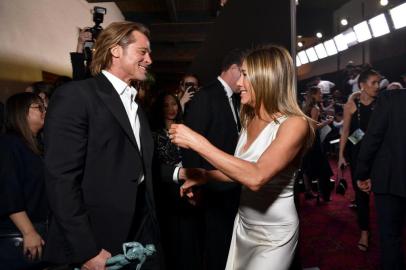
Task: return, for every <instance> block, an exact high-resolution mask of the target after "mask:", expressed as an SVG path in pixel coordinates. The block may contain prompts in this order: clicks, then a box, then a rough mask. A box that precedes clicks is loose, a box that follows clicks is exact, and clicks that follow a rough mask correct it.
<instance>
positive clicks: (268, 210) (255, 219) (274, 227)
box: [226, 116, 299, 270]
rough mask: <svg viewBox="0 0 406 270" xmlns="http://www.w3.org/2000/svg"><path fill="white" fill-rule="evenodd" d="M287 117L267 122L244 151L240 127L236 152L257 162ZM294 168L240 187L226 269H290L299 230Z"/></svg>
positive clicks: (244, 132) (244, 131)
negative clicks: (255, 185)
mask: <svg viewBox="0 0 406 270" xmlns="http://www.w3.org/2000/svg"><path fill="white" fill-rule="evenodd" d="M286 119H287V118H286V117H285V116H282V117H280V118H278V119H277V121H274V122H272V123H269V124H268V125H267V126H266V127H265V128H264V129H263V130H262V132H261V133H260V134H259V135H258V137H257V138H256V139H255V141H254V142H253V143H252V144H251V145H250V147H249V148H248V149H247V150H246V151H245V152H243V150H242V148H243V146H244V145H245V144H246V141H247V132H246V130H243V131H242V133H241V135H240V139H239V141H238V144H237V148H236V151H235V156H236V157H239V158H241V159H244V160H247V161H250V162H256V161H257V160H258V159H259V158H260V156H261V155H262V153H263V152H264V151H265V150H266V149H267V147H268V146H269V145H270V144H271V143H272V141H273V140H274V139H275V136H276V133H277V131H278V128H279V126H280V124H281V123H283V121H285V120H286ZM297 169H298V168H293V167H291V168H286V169H284V170H283V171H282V172H281V173H279V174H278V175H277V176H275V177H274V178H273V179H272V180H271V181H269V182H268V183H267V184H266V185H264V186H263V187H262V188H261V189H260V190H259V191H257V192H253V191H251V190H249V189H248V188H246V187H243V188H242V191H241V199H240V206H239V210H238V213H237V216H236V219H235V222H234V231H233V236H232V240H231V245H230V250H229V254H228V259H227V266H226V270H284V269H289V266H290V264H291V262H292V259H293V256H294V252H295V249H296V245H297V241H298V234H299V219H298V215H297V212H296V208H295V204H294V201H293V185H294V178H295V173H296V172H297Z"/></svg>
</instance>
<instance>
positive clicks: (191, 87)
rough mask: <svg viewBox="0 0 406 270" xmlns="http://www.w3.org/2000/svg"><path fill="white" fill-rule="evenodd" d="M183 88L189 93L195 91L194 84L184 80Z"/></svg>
mask: <svg viewBox="0 0 406 270" xmlns="http://www.w3.org/2000/svg"><path fill="white" fill-rule="evenodd" d="M188 89H189V90H188ZM185 90H188V91H189V93H194V92H196V91H197V89H196V85H195V84H194V83H193V82H185Z"/></svg>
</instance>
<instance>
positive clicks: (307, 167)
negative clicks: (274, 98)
mask: <svg viewBox="0 0 406 270" xmlns="http://www.w3.org/2000/svg"><path fill="white" fill-rule="evenodd" d="M321 102H322V94H321V90H320V88H319V87H317V86H312V87H310V89H309V90H308V91H307V98H306V103H305V105H304V107H303V112H304V113H305V114H306V115H307V116H309V117H310V118H312V119H313V120H314V123H316V127H317V129H316V136H315V140H314V142H313V145H312V147H311V148H310V149H309V151H307V153H306V154H305V156H304V158H303V165H302V168H303V177H304V178H305V183H306V182H308V184H307V185H310V183H311V180H313V179H318V181H319V183H318V184H319V192H320V193H321V196H322V198H323V200H324V201H325V202H328V201H330V193H331V188H330V176H332V175H333V171H332V170H331V167H330V164H329V162H328V159H327V156H326V153H325V151H324V150H323V148H322V144H321V138H320V132H319V129H321V128H323V127H325V126H327V125H329V124H331V123H332V122H333V119H334V118H333V117H331V118H327V119H325V120H323V119H321V113H322V112H321V111H320V107H319V104H320V103H321ZM306 178H307V179H306ZM306 192H309V190H306ZM308 194H309V193H306V195H307V196H309V195H308ZM310 194H312V193H310ZM306 195H305V196H306Z"/></svg>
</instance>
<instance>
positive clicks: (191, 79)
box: [175, 74, 199, 112]
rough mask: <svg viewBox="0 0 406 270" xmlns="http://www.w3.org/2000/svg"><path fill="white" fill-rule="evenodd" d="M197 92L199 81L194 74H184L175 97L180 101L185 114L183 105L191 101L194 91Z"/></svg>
mask: <svg viewBox="0 0 406 270" xmlns="http://www.w3.org/2000/svg"><path fill="white" fill-rule="evenodd" d="M198 90H199V79H198V78H197V76H196V75H194V74H185V75H184V76H183V77H182V79H181V81H180V83H179V88H178V90H177V91H176V93H175V96H176V97H177V98H178V99H179V100H180V105H181V107H182V111H183V112H185V105H186V103H188V102H189V100H191V99H192V97H193V95H194V94H195V93H196V91H198Z"/></svg>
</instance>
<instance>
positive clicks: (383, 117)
mask: <svg viewBox="0 0 406 270" xmlns="http://www.w3.org/2000/svg"><path fill="white" fill-rule="evenodd" d="M389 110H390V103H389V96H388V95H382V96H380V97H379V98H378V101H377V104H376V106H375V108H374V112H373V113H372V116H371V119H370V121H369V124H368V130H367V132H366V133H365V136H364V138H363V140H362V145H361V150H360V153H359V154H358V162H357V168H356V173H355V175H356V178H357V180H367V179H369V178H370V177H371V169H372V165H373V162H374V159H375V157H376V154H377V152H378V150H379V149H380V147H381V145H382V142H383V140H384V138H385V134H386V131H387V129H388V121H389Z"/></svg>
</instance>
